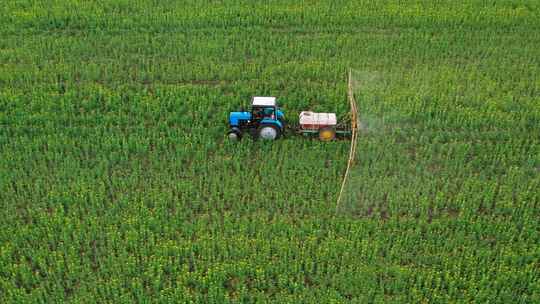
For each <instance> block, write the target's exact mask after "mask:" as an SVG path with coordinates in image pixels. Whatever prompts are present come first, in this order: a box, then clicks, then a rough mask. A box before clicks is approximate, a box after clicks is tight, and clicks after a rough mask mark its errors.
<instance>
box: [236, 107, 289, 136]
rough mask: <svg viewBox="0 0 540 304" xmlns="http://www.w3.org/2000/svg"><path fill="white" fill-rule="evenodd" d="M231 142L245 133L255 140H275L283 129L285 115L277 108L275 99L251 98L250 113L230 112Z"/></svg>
mask: <svg viewBox="0 0 540 304" xmlns="http://www.w3.org/2000/svg"><path fill="white" fill-rule="evenodd" d="M229 125H230V128H231V129H230V131H229V133H228V136H229V138H230V139H232V140H238V139H240V138H241V137H242V136H243V134H244V133H245V132H248V133H251V134H252V135H253V137H255V138H262V139H269V140H273V139H277V138H278V137H279V136H280V135H281V134H282V133H283V131H284V129H285V115H284V114H283V112H282V111H281V110H280V109H279V108H278V105H277V101H276V97H253V98H252V99H251V111H250V112H231V113H230V115H229Z"/></svg>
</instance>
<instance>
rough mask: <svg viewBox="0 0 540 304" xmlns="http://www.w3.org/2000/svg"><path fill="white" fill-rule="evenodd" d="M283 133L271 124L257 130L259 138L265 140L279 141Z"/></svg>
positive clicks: (261, 126) (263, 125)
mask: <svg viewBox="0 0 540 304" xmlns="http://www.w3.org/2000/svg"><path fill="white" fill-rule="evenodd" d="M280 135H281V132H280V130H279V128H278V127H276V126H274V125H270V124H262V125H260V126H259V128H258V129H257V136H258V137H259V138H261V139H264V140H275V139H278V138H279V136H280Z"/></svg>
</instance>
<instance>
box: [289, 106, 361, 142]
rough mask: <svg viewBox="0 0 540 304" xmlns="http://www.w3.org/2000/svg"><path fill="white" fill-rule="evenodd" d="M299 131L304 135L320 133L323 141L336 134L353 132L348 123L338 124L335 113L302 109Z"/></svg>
mask: <svg viewBox="0 0 540 304" xmlns="http://www.w3.org/2000/svg"><path fill="white" fill-rule="evenodd" d="M298 120H299V127H298V128H297V132H298V133H300V134H302V135H304V136H309V135H318V136H319V139H320V140H322V141H331V140H333V139H335V138H336V135H338V134H339V135H348V134H351V130H350V129H349V128H348V127H347V126H346V125H338V122H337V117H336V114H335V113H316V112H312V111H302V112H300V115H299V119H298Z"/></svg>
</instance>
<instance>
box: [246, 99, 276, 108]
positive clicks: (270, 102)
mask: <svg viewBox="0 0 540 304" xmlns="http://www.w3.org/2000/svg"><path fill="white" fill-rule="evenodd" d="M251 105H252V106H257V107H275V106H277V102H276V98H275V97H258V96H256V97H253V99H252V100H251Z"/></svg>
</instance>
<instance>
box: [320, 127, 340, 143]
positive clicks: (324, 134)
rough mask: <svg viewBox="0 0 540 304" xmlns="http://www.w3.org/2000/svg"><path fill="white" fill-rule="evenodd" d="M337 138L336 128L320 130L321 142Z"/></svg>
mask: <svg viewBox="0 0 540 304" xmlns="http://www.w3.org/2000/svg"><path fill="white" fill-rule="evenodd" d="M334 138H336V130H334V128H329V127H327V128H322V129H320V130H319V139H320V140H321V141H331V140H334Z"/></svg>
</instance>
